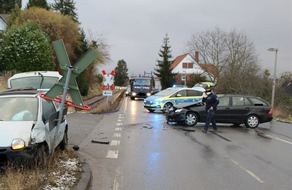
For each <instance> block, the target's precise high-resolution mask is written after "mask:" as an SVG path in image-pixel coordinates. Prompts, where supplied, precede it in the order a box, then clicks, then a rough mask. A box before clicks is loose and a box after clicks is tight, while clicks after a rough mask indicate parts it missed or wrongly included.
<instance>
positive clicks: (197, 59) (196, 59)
mask: <svg viewBox="0 0 292 190" xmlns="http://www.w3.org/2000/svg"><path fill="white" fill-rule="evenodd" d="M195 61H196V62H197V63H198V64H199V52H198V51H195Z"/></svg>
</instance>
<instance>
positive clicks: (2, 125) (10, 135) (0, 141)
mask: <svg viewBox="0 0 292 190" xmlns="http://www.w3.org/2000/svg"><path fill="white" fill-rule="evenodd" d="M33 126H34V122H33V121H21V122H19V121H1V122H0V130H1V131H5V133H1V134H0V166H3V165H6V164H7V163H8V162H20V163H30V162H31V161H33V159H34V155H35V152H36V148H37V144H36V143H33V142H32V139H31V129H32V128H33Z"/></svg>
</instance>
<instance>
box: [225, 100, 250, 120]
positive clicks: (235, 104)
mask: <svg viewBox="0 0 292 190" xmlns="http://www.w3.org/2000/svg"><path fill="white" fill-rule="evenodd" d="M231 101H232V103H231V107H230V110H231V115H230V118H231V120H232V121H233V122H237V123H242V122H244V119H245V117H246V115H247V114H248V113H249V112H250V109H251V106H252V104H251V102H250V101H249V100H248V99H247V98H246V97H244V96H233V97H232V98H231Z"/></svg>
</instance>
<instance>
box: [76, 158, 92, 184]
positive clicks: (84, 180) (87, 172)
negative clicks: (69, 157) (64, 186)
mask: <svg viewBox="0 0 292 190" xmlns="http://www.w3.org/2000/svg"><path fill="white" fill-rule="evenodd" d="M78 157H79V159H80V161H81V162H83V163H84V165H83V168H82V170H83V172H82V174H81V178H80V179H79V181H78V184H77V186H76V187H75V188H74V189H75V190H89V188H90V185H91V181H92V172H91V168H90V166H89V163H88V162H87V160H86V159H85V157H84V156H83V155H81V154H80V153H78Z"/></svg>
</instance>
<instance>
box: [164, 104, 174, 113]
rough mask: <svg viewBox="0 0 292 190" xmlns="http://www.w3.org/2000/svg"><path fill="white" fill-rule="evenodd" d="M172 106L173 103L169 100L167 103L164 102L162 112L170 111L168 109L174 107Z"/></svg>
mask: <svg viewBox="0 0 292 190" xmlns="http://www.w3.org/2000/svg"><path fill="white" fill-rule="evenodd" d="M172 107H173V105H172V103H170V102H167V103H165V104H164V106H163V109H162V112H163V113H166V112H168V110H169V109H170V108H172Z"/></svg>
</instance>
